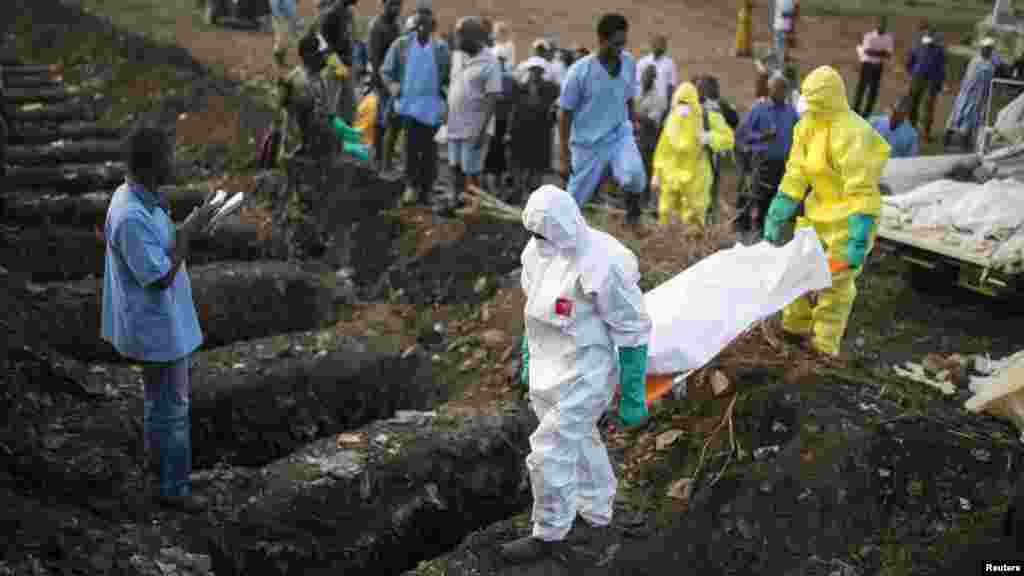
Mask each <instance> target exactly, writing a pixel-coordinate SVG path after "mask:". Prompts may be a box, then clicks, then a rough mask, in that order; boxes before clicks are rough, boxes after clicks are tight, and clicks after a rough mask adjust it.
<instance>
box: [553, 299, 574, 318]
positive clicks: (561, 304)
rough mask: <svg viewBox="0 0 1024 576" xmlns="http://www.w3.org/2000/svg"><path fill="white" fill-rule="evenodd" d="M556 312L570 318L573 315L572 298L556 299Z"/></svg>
mask: <svg viewBox="0 0 1024 576" xmlns="http://www.w3.org/2000/svg"><path fill="white" fill-rule="evenodd" d="M555 314H557V315H559V316H564V317H566V318H569V317H570V316H572V300H569V299H568V298H559V299H557V300H555Z"/></svg>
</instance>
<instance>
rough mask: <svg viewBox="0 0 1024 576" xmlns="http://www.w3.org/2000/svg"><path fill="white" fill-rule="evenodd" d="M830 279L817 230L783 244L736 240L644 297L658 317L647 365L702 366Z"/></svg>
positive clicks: (653, 368)
mask: <svg viewBox="0 0 1024 576" xmlns="http://www.w3.org/2000/svg"><path fill="white" fill-rule="evenodd" d="M831 285H832V275H831V274H830V273H829V270H828V258H827V257H826V256H825V252H824V250H823V249H822V247H821V242H819V241H818V236H817V234H815V232H814V229H813V228H801V229H799V230H797V231H796V233H795V234H794V237H793V240H791V241H790V242H789V243H788V244H786V245H785V246H781V247H776V246H773V245H771V244H769V243H767V242H761V243H759V244H756V245H753V246H743V245H739V244H738V245H736V246H735V247H734V248H730V249H728V250H722V251H720V252H717V253H715V254H712V255H711V256H708V257H707V258H705V259H703V260H701V261H700V262H698V263H697V264H695V265H693V266H691V267H690V268H688V269H687V270H685V271H683V272H681V273H679V274H678V275H676V276H675V277H674V278H672V279H671V280H669V281H667V282H665V283H664V284H662V285H661V286H658V287H657V288H655V289H653V290H651V291H650V292H648V293H647V294H646V295H645V296H644V302H645V304H646V306H647V312H648V314H650V315H651V319H652V321H653V323H654V327H653V331H652V333H651V338H650V342H649V344H648V360H647V362H648V365H647V370H648V372H649V373H651V374H674V373H677V372H686V371H688V370H695V369H697V368H700V367H702V366H704V365H705V364H707V363H708V362H709V361H710V360H711V359H712V358H714V357H715V356H716V355H717V354H718V353H719V352H721V351H722V350H723V349H724V348H725V347H726V346H728V345H729V343H730V342H732V341H733V340H734V339H735V338H736V337H737V336H739V335H740V334H742V333H743V332H744V331H745V330H747V329H748V328H750V327H751V326H753V325H754V323H755V322H757V321H758V320H761V319H764V318H767V317H768V316H771V315H772V314H774V313H776V312H778V311H779V310H781V309H782V308H783V307H785V306H786V305H787V304H789V303H790V302H792V301H793V300H796V299H797V298H798V297H800V296H802V295H804V294H806V293H807V292H810V291H813V290H822V289H824V288H828V287H830V286H831Z"/></svg>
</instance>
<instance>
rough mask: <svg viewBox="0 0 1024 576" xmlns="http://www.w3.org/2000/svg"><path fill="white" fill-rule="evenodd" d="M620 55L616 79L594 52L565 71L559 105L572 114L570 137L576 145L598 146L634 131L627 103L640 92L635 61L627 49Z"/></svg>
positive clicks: (571, 141)
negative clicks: (620, 60)
mask: <svg viewBox="0 0 1024 576" xmlns="http://www.w3.org/2000/svg"><path fill="white" fill-rule="evenodd" d="M621 58H622V65H621V67H620V70H619V73H618V75H617V76H615V77H614V78H613V77H612V76H611V74H609V73H608V70H607V69H606V68H605V67H604V65H603V64H601V62H600V61H599V60H598V59H597V56H596V55H593V54H591V55H590V56H586V57H584V58H582V59H580V60H579V61H578V62H576V63H575V64H573V65H572V66H571V67H570V68H569V72H568V73H566V75H565V82H563V83H562V94H561V96H560V97H559V98H558V107H559V108H561V109H562V110H566V111H569V112H572V113H573V114H572V131H571V136H570V138H569V143H570V144H572V145H573V146H595V145H598V144H604V143H606V142H610V141H616V140H617V138H618V137H619V136H620V135H623V134H632V123H630V121H629V112H628V109H627V107H626V105H627V103H628V102H629V101H630V100H632V99H633V96H634V95H635V94H636V92H637V88H636V61H635V60H633V57H632V56H631V55H629V54H628V53H626V52H623V53H622V57H621Z"/></svg>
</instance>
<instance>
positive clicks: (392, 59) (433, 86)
mask: <svg viewBox="0 0 1024 576" xmlns="http://www.w3.org/2000/svg"><path fill="white" fill-rule="evenodd" d="M434 42H435V40H430V41H428V42H427V43H426V44H420V42H419V40H418V39H417V38H416V35H415V34H412V35H411V37H410V38H409V41H408V52H407V53H406V55H405V62H404V63H403V64H402V70H401V73H402V78H401V79H400V80H399V82H400V84H401V85H402V87H401V93H400V94H399V97H398V102H397V103H396V105H395V110H396V111H397V112H398V114H399V115H401V116H407V117H409V118H412V119H414V120H416V121H417V122H420V123H422V124H426V125H428V126H439V125H440V124H441V116H442V115H443V114H444V110H445V108H446V105H445V102H444V99H443V98H442V97H441V75H440V72H439V70H440V67H439V66H440V65H439V63H438V62H436V61H435V60H436V58H435V49H434ZM400 46H401V42H399V41H398V40H396V41H395V42H394V43H393V44H392V45H391V48H390V49H389V50H388V53H387V56H386V57H385V58H384V65H383V66H382V68H383V72H382V73H383V75H384V76H385V77H388V78H390V77H391V75H392V74H393V73H394V71H395V70H396V68H398V67H399V66H398V61H397V60H398V59H399V58H401V57H402V56H401V54H399V52H400V50H399V48H400Z"/></svg>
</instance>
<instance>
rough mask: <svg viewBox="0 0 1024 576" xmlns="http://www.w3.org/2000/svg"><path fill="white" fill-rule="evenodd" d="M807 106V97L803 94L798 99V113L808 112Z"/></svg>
mask: <svg viewBox="0 0 1024 576" xmlns="http://www.w3.org/2000/svg"><path fill="white" fill-rule="evenodd" d="M807 108H808V105H807V99H806V98H804V97H803V96H801V97H800V98H798V99H797V101H796V113H797V114H800V115H801V116H802V115H803V114H804V113H806V112H807Z"/></svg>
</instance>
